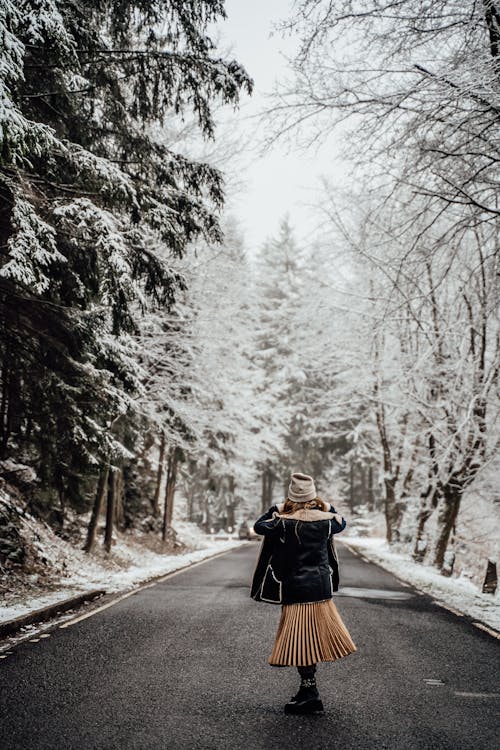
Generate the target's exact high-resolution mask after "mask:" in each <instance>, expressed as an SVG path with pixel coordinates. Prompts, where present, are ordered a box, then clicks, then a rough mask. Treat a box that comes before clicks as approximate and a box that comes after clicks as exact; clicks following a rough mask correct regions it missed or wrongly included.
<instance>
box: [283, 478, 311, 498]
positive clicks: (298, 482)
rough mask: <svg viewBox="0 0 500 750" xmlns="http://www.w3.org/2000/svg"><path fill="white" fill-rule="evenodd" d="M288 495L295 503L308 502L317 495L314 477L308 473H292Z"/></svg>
mask: <svg viewBox="0 0 500 750" xmlns="http://www.w3.org/2000/svg"><path fill="white" fill-rule="evenodd" d="M288 497H289V499H290V500H293V501H294V503H307V502H308V501H309V500H314V498H315V497H316V487H315V486H314V479H313V478H312V477H310V476H308V475H307V474H292V479H291V481H290V484H289V485H288Z"/></svg>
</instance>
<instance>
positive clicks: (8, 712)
mask: <svg viewBox="0 0 500 750" xmlns="http://www.w3.org/2000/svg"><path fill="white" fill-rule="evenodd" d="M257 552H258V543H257V542H255V543H250V544H247V545H245V546H243V547H242V548H239V549H237V550H235V551H232V552H230V553H228V554H226V555H222V556H219V557H217V558H214V559H212V560H210V561H208V562H206V563H204V564H202V565H198V566H196V567H193V568H191V569H188V570H186V571H184V572H182V573H180V574H178V575H175V576H174V577H172V578H170V579H168V580H167V581H165V582H163V583H161V584H157V585H155V586H152V587H150V588H146V589H143V590H142V591H139V592H138V593H136V594H134V595H133V596H131V597H129V598H127V599H124V600H123V601H120V602H118V603H117V604H116V605H114V606H112V607H110V608H108V609H106V610H104V611H102V612H98V613H97V614H95V615H93V616H92V617H89V618H87V619H85V620H82V621H80V622H76V623H74V624H73V625H71V626H70V627H67V628H64V629H62V628H56V629H54V630H52V631H51V634H50V637H49V638H45V639H42V640H40V641H38V642H37V643H30V642H25V643H22V644H20V645H18V646H17V647H15V648H14V649H13V652H12V654H11V655H10V656H8V658H6V659H4V660H2V661H0V748H1V749H2V750H14V749H16V750H17V749H18V748H19V750H42V748H44V749H45V748H47V749H50V750H132V749H134V750H139V749H140V750H160V749H161V750H170V749H172V750H173V749H174V748H175V749H178V748H179V749H182V750H184V749H185V748H189V749H193V750H194V749H195V748H196V750H198V749H203V750H212V749H213V750H225V748H228V750H229V748H230V749H231V750H236V749H239V748H245V749H248V750H258V749H259V748H263V749H264V748H266V750H267V749H268V748H283V749H284V748H287V749H288V748H308V749H310V750H321V749H323V748H325V749H326V748H338V749H339V750H340V749H341V750H365V748H366V750H368V749H369V750H380V749H382V748H390V749H391V750H434V748H435V749H436V750H469V748H470V750H498V748H499V747H500V742H499V736H498V731H497V733H496V731H495V730H498V719H499V707H500V669H499V666H500V659H499V654H500V649H499V645H500V642H499V641H497V640H495V639H494V638H492V637H491V636H490V635H488V634H486V633H484V632H482V631H480V630H478V629H477V628H474V627H473V626H472V625H471V624H470V623H469V622H466V621H465V620H464V618H460V617H457V616H455V615H454V614H452V613H450V612H448V611H446V610H444V609H442V608H440V607H438V606H437V605H436V604H434V603H433V602H432V601H431V600H430V599H429V598H428V597H427V596H422V595H420V594H418V593H417V592H415V591H414V590H413V589H411V588H408V587H405V586H404V585H402V584H401V583H399V582H398V581H397V580H396V579H395V578H394V577H393V576H392V575H391V574H389V573H387V572H385V571H383V570H381V569H380V568H378V567H377V566H375V565H372V564H368V563H366V562H364V561H363V560H361V559H360V558H358V557H355V556H354V555H353V554H351V553H350V552H349V551H348V550H347V549H346V548H345V547H342V548H341V551H340V554H341V577H342V585H343V587H344V588H343V589H341V591H340V592H339V595H338V597H337V599H336V602H337V606H338V608H339V611H340V613H341V615H342V617H343V619H344V621H345V622H346V624H347V626H348V628H349V630H350V632H351V634H352V636H353V639H354V641H355V643H356V645H357V647H358V651H357V653H355V654H353V655H351V656H348V657H346V658H345V659H342V660H340V661H339V662H337V663H333V664H323V665H321V666H320V667H319V670H318V685H319V688H320V692H321V695H322V698H323V702H324V704H325V708H326V715H325V716H312V717H297V716H286V715H284V713H283V704H284V703H285V702H286V701H287V700H288V699H289V698H290V696H291V695H292V694H293V693H294V692H295V690H296V687H297V674H296V670H295V669H293V668H276V667H274V668H273V667H269V666H268V665H267V657H268V655H269V653H270V650H271V647H272V643H273V639H274V634H275V629H276V625H277V621H278V618H279V607H276V606H272V605H267V604H257V603H256V602H253V601H252V600H251V599H249V596H248V584H249V579H250V577H251V574H252V571H253V567H254V564H255V559H256V555H257ZM427 680H431V681H435V682H434V683H433V682H430V683H429V682H426V681H427ZM495 694H496V696H495Z"/></svg>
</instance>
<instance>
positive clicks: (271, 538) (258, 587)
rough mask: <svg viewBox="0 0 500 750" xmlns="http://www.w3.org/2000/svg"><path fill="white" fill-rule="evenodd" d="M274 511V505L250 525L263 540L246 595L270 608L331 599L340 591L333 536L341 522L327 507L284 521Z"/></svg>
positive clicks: (341, 527)
mask: <svg viewBox="0 0 500 750" xmlns="http://www.w3.org/2000/svg"><path fill="white" fill-rule="evenodd" d="M279 510H280V509H279V507H278V506H277V505H273V506H272V507H271V508H270V509H269V510H268V511H267V513H264V515H263V516H261V517H260V518H259V520H258V521H256V523H255V525H254V529H255V531H256V532H257V534H262V535H263V536H264V540H263V542H262V547H261V550H260V555H259V559H258V561H257V566H256V568H255V573H254V576H253V581H252V589H251V594H250V595H251V596H252V598H253V599H255V600H256V601H262V602H269V603H271V604H294V603H296V602H318V601H323V600H324V599H330V598H331V597H332V595H333V592H334V591H337V590H338V586H339V567H338V558H337V554H336V551H335V544H334V540H333V535H334V534H338V533H339V532H340V531H343V530H344V529H345V526H346V522H345V519H344V518H342V516H340V515H338V514H337V513H336V512H335V509H334V508H332V507H331V506H330V511H329V512H325V511H322V510H319V509H313V510H306V509H301V510H299V511H297V512H296V513H293V514H290V515H285V516H281V515H280V514H279Z"/></svg>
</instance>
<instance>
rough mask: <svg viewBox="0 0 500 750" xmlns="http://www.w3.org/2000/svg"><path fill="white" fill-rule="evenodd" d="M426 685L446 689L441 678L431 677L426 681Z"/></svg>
mask: <svg viewBox="0 0 500 750" xmlns="http://www.w3.org/2000/svg"><path fill="white" fill-rule="evenodd" d="M424 682H425V684H426V685H431V687H444V682H443V680H440V679H439V678H435V677H431V678H430V679H427V680H424Z"/></svg>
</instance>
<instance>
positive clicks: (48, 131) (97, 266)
mask: <svg viewBox="0 0 500 750" xmlns="http://www.w3.org/2000/svg"><path fill="white" fill-rule="evenodd" d="M223 17H224V8H223V3H222V2H218V1H216V2H194V0H193V1H191V2H184V1H183V2H180V1H179V0H177V1H175V0H169V1H168V2H159V1H155V2H148V3H144V2H128V1H127V0H121V1H120V2H103V3H99V4H92V5H90V6H89V4H80V5H78V4H77V5H75V4H74V3H71V2H67V1H63V0H61V1H59V2H58V1H57V0H37V1H35V0H24V1H21V2H20V3H18V4H14V3H12V2H10V1H9V0H1V2H0V37H1V38H2V40H3V41H4V44H3V47H2V53H1V59H0V62H1V65H0V196H1V208H0V246H1V247H2V255H1V259H0V317H1V321H2V333H1V335H0V360H1V378H2V399H1V404H0V414H1V421H0V449H1V451H2V455H3V456H5V455H7V454H8V453H9V451H11V450H14V449H16V450H17V451H18V452H20V453H22V454H24V455H25V457H26V458H27V459H28V460H31V461H32V462H33V463H35V464H36V465H37V466H38V470H39V476H40V479H41V480H42V485H43V486H44V487H45V488H47V490H48V495H49V499H50V498H52V497H53V496H54V492H56V493H57V495H58V497H59V501H60V504H61V506H62V508H64V504H65V503H66V501H67V500H68V499H69V500H70V501H71V502H72V503H73V504H74V503H78V502H79V501H78V498H79V497H80V498H82V492H83V490H84V488H85V478H86V477H88V475H89V474H92V473H94V474H97V473H98V470H99V467H100V466H101V465H103V464H106V463H109V461H110V460H114V459H116V458H117V457H119V456H122V457H123V456H126V455H130V453H129V451H130V448H131V446H132V444H133V441H134V430H133V429H132V430H131V429H130V426H128V427H126V425H125V423H124V422H125V421H127V420H129V421H130V414H131V410H133V408H134V399H135V398H136V396H137V394H138V393H139V392H140V390H141V381H142V380H143V377H144V373H143V371H142V370H141V368H140V367H139V366H138V365H137V363H136V360H137V351H136V348H135V344H134V339H133V336H134V334H135V333H136V331H137V319H138V315H139V314H140V311H141V309H144V307H146V306H150V307H151V306H155V305H157V306H158V305H162V306H167V307H168V306H169V305H171V304H172V303H173V301H174V299H175V295H176V292H177V290H178V289H179V288H181V287H182V285H183V280H182V278H181V277H180V275H179V274H178V273H176V272H175V271H173V270H172V269H171V265H170V262H169V258H171V257H172V256H181V255H182V254H183V253H184V250H185V248H186V246H187V244H188V243H189V242H191V241H193V240H194V239H196V238H197V237H203V238H204V239H205V240H206V241H208V242H213V241H218V240H220V237H221V232H220V227H219V224H218V221H217V218H216V211H217V210H218V209H219V208H220V206H221V205H222V201H223V188H222V178H221V175H220V173H219V172H217V170H215V169H213V168H211V167H210V166H209V165H207V164H204V163H195V162H192V161H190V160H189V159H188V158H186V156H185V155H183V154H179V153H175V152H174V151H172V150H171V149H169V148H167V147H166V146H165V145H164V143H163V142H162V137H161V126H162V124H163V123H164V122H166V120H167V119H168V118H172V117H179V116H180V117H183V116H188V114H189V112H191V113H192V116H193V117H195V118H196V121H197V123H198V126H199V128H200V130H201V132H202V134H203V135H204V136H205V137H208V138H210V137H212V136H213V133H214V121H213V117H212V104H213V102H214V101H215V100H217V101H222V102H225V103H233V104H237V102H238V96H239V92H240V90H241V89H242V88H245V89H246V90H247V91H250V89H251V81H250V79H249V78H248V76H247V74H246V72H245V71H244V70H243V69H242V68H241V66H239V65H238V63H236V62H234V61H230V60H229V61H228V60H223V59H220V58H219V57H217V56H216V53H215V48H214V44H213V43H212V41H211V40H210V38H209V37H208V35H207V27H208V24H210V23H212V22H214V21H216V20H218V19H220V18H223ZM125 416H126V419H125ZM80 502H82V500H80Z"/></svg>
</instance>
